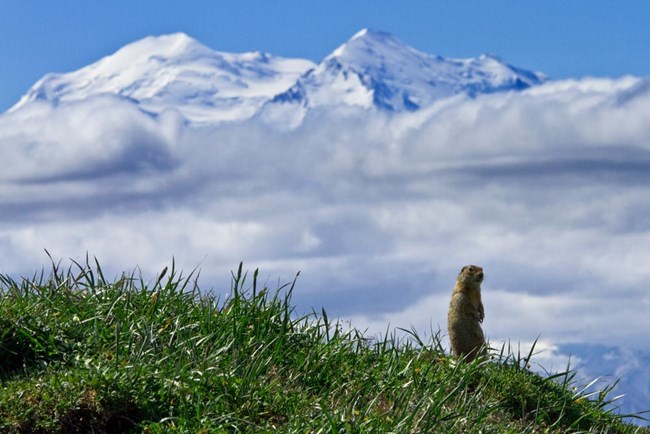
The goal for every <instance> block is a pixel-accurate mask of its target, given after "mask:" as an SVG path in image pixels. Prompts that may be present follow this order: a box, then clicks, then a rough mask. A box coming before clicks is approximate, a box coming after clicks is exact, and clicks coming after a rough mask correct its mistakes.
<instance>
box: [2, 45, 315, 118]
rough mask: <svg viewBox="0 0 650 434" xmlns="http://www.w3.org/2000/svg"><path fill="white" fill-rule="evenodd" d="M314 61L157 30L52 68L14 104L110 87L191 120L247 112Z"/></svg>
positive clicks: (66, 98) (71, 97)
mask: <svg viewBox="0 0 650 434" xmlns="http://www.w3.org/2000/svg"><path fill="white" fill-rule="evenodd" d="M313 67H314V64H313V63H312V62H311V61H309V60H304V59H285V58H280V57H274V56H271V55H269V54H265V53H260V52H257V51H255V52H249V53H241V54H235V53H225V52H218V51H214V50H212V49H210V48H208V47H206V46H205V45H202V44H201V43H199V42H198V41H196V40H195V39H193V38H191V37H189V36H188V35H186V34H185V33H174V34H171V35H163V36H150V37H146V38H144V39H141V40H139V41H136V42H134V43H131V44H128V45H126V46H124V47H122V48H121V49H119V50H118V51H116V52H115V53H113V54H112V55H109V56H106V57H104V58H103V59H101V60H99V61H97V62H95V63H93V64H91V65H88V66H86V67H84V68H81V69H79V70H77V71H74V72H70V73H67V74H48V75H46V76H45V77H43V78H42V79H41V80H39V81H38V82H37V83H36V84H35V85H34V86H33V87H32V88H31V89H30V91H29V92H28V93H27V94H26V95H25V96H24V97H23V98H22V99H21V100H20V101H19V102H18V103H17V104H16V105H15V106H14V107H13V108H12V109H11V110H16V109H18V108H20V107H21V106H22V105H24V104H27V103H28V102H30V101H32V100H45V101H48V102H50V103H52V104H55V105H56V104H60V103H66V102H71V101H78V100H83V99H85V98H89V97H92V96H95V95H100V94H110V95H115V96H118V97H120V98H124V99H128V100H130V101H132V102H134V103H136V104H138V105H139V107H141V108H142V109H143V110H145V111H149V112H152V113H160V112H162V111H164V110H166V109H170V108H173V109H176V110H179V111H180V112H181V113H182V114H183V115H184V116H185V117H186V118H187V119H189V120H192V121H222V120H236V119H244V118H248V117H250V116H252V115H253V114H254V113H255V112H256V111H257V110H258V109H259V107H260V106H261V105H262V104H263V103H264V102H265V101H266V100H268V99H269V98H271V97H273V96H274V95H276V94H277V93H280V92H282V91H284V90H286V89H287V88H288V87H289V86H291V84H293V83H294V82H295V80H296V79H297V78H298V77H299V76H300V75H301V74H302V73H304V72H305V71H306V70H308V69H310V68H313Z"/></svg>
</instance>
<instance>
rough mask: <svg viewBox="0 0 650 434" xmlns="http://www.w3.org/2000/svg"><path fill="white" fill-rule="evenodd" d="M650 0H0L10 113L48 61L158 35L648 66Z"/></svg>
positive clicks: (587, 66) (571, 68) (547, 69)
mask: <svg viewBox="0 0 650 434" xmlns="http://www.w3.org/2000/svg"><path fill="white" fill-rule="evenodd" d="M649 16H650V2H648V1H645V0H636V1H633V0H630V1H625V2H614V1H611V0H589V1H577V0H571V1H566V0H545V1H543V2H532V1H515V0H507V1H506V0H495V1H489V2H488V1H483V0H472V1H469V0H459V1H453V2H451V1H444V2H443V1H430V0H429V1H427V0H410V1H405V2H394V1H386V0H354V1H350V0H346V1H343V0H332V1H322V2H316V1H305V0H284V1H279V0H267V1H250V0H237V1H233V0H222V1H211V0H186V1H182V2H179V1H169V0H157V1H150V0H138V1H133V0H114V1H110V2H109V1H87V0H83V1H82V0H59V1H56V2H50V1H18V0H0V112H1V111H4V110H6V109H7V108H9V107H10V106H11V105H13V104H14V103H15V102H16V101H17V100H18V99H19V97H20V96H21V95H22V94H23V93H24V92H25V91H26V90H27V89H28V88H29V87H30V86H31V85H32V84H33V83H34V82H35V81H36V80H38V79H39V78H40V77H42V76H43V75H44V74H46V73H48V72H68V71H71V70H74V69H77V68H80V67H82V66H85V65H87V64H89V63H91V62H93V61H95V60H97V59H99V58H100V57H102V56H104V55H107V54H110V53H112V52H114V51H115V50H117V49H118V48H120V47H121V46H123V45H124V44H127V43H129V42H132V41H134V40H137V39H139V38H142V37H144V36H148V35H152V34H163V33H171V32H177V31H183V32H186V33H188V34H190V35H191V36H193V37H195V38H196V39H198V40H199V41H201V42H203V43H204V44H206V45H208V46H210V47H211V48H213V49H216V50H221V51H234V52H241V51H251V50H260V51H265V52H270V53H273V54H276V55H283V56H290V57H294V56H295V57H305V58H309V59H312V60H315V61H318V60H320V59H321V58H322V57H324V56H325V55H327V54H328V53H330V52H331V51H332V50H333V49H334V48H336V47H337V46H338V45H340V44H341V43H343V42H344V41H345V40H347V39H348V38H349V37H350V36H352V35H353V34H354V33H356V32H357V31H358V30H360V29H361V28H364V27H371V28H375V29H379V30H385V31H388V32H391V33H393V34H394V35H396V36H397V38H398V39H400V40H401V41H403V42H405V43H406V44H408V45H411V46H413V47H415V48H417V49H419V50H421V51H425V52H428V53H435V54H440V55H443V56H448V57H471V56H476V55H479V54H482V53H493V54H497V55H499V56H501V57H503V58H504V59H505V60H506V61H508V62H510V63H512V64H514V65H517V66H520V67H523V68H527V69H533V70H537V71H541V72H544V73H545V74H547V75H548V76H550V77H552V78H566V77H583V76H609V77H618V76H621V75H624V74H633V75H639V76H645V75H650V50H649V49H648V42H649V41H650V26H648V25H647V17H649Z"/></svg>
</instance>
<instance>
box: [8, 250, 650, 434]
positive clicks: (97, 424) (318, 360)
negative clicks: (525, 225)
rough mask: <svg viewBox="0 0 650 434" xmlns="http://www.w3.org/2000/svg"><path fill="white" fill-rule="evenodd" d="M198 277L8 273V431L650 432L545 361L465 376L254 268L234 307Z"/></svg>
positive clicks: (411, 335)
mask: <svg viewBox="0 0 650 434" xmlns="http://www.w3.org/2000/svg"><path fill="white" fill-rule="evenodd" d="M196 280H197V279H196V276H195V275H194V274H190V275H189V276H187V277H183V275H182V273H179V272H177V270H175V268H174V266H173V265H172V267H171V269H170V270H169V271H168V272H167V269H165V271H163V272H162V273H161V274H160V276H159V277H158V279H157V280H156V281H155V282H154V283H153V284H152V285H150V284H147V283H146V282H145V281H143V279H142V278H141V277H139V276H138V275H136V274H135V273H134V274H131V275H126V274H125V275H122V276H121V277H120V278H118V279H116V280H115V281H108V280H107V279H106V278H105V277H104V274H103V272H102V269H101V267H100V265H99V264H98V263H97V262H96V261H95V263H93V264H92V265H91V264H89V262H88V260H86V263H85V264H78V263H73V265H72V266H71V267H70V268H69V269H67V270H62V269H61V268H60V266H59V264H54V265H53V269H52V271H51V274H50V275H49V276H45V273H43V272H42V273H40V274H39V275H35V276H33V277H32V278H31V279H23V280H21V281H15V280H13V279H11V278H10V277H8V276H1V275H0V295H1V297H0V380H1V381H2V389H1V391H0V432H3V433H89V432H93V433H120V432H135V433H148V434H153V433H167V432H178V433H185V432H187V433H236V432H247V433H248V432H250V433H263V432H269V431H279V432H289V433H294V432H295V433H366V432H377V433H542V432H544V433H546V432H548V433H560V432H562V433H564V432H593V433H649V432H650V430H648V429H644V428H639V427H636V426H633V425H628V424H625V423H623V422H622V420H621V417H620V416H618V415H616V414H614V413H613V412H612V411H610V410H607V408H608V407H607V405H608V404H609V403H610V401H611V400H610V398H609V392H610V390H608V389H606V390H602V391H599V392H596V393H592V394H587V393H586V391H585V390H578V391H576V389H575V388H576V386H577V385H576V384H575V383H574V377H573V376H574V373H572V372H570V371H567V372H565V373H562V374H557V375H555V376H549V377H541V376H539V375H537V374H534V373H532V372H530V371H529V370H527V369H526V363H527V362H528V359H529V358H530V354H528V355H526V356H525V357H523V356H521V355H519V354H513V353H509V352H505V351H503V350H502V351H501V353H500V354H497V355H495V357H494V358H493V359H492V360H490V361H482V362H481V361H474V362H472V363H465V362H463V361H456V360H453V359H452V358H450V357H449V356H448V355H447V354H445V352H444V349H443V348H442V346H441V344H440V339H439V336H433V337H432V338H431V339H429V341H427V342H423V341H422V340H421V338H420V337H419V336H418V334H417V333H416V332H415V331H408V332H407V333H406V338H402V339H398V338H397V337H396V336H397V335H396V334H395V333H392V334H388V335H387V336H386V337H383V338H368V337H366V336H364V335H363V334H362V333H361V332H359V331H358V330H354V329H348V328H345V327H343V326H342V324H341V323H340V322H338V321H333V320H331V319H330V318H328V316H327V314H326V312H325V311H321V312H318V313H317V312H312V313H311V314H308V315H298V314H297V313H296V312H295V309H294V307H293V306H292V304H291V294H292V291H293V289H294V285H295V281H294V282H293V283H291V284H289V285H287V286H284V287H282V288H279V289H277V290H273V291H270V290H268V289H266V288H262V289H260V288H259V286H258V281H257V272H255V273H253V274H252V276H251V275H248V274H246V273H244V272H243V271H242V267H241V265H240V267H239V270H238V271H237V272H236V273H234V274H233V276H232V280H233V283H232V290H231V294H230V296H229V297H228V298H227V299H224V300H220V299H219V298H215V297H213V296H211V295H210V294H205V293H203V292H202V291H200V290H199V288H198V287H197V285H196Z"/></svg>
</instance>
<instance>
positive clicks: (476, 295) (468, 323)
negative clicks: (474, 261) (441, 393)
mask: <svg viewBox="0 0 650 434" xmlns="http://www.w3.org/2000/svg"><path fill="white" fill-rule="evenodd" d="M482 281H483V269H482V268H481V267H478V266H476V265H467V266H465V267H463V268H462V269H461V270H460V273H459V274H458V279H456V285H455V286H454V291H453V293H452V294H451V303H449V315H448V317H447V329H448V332H449V342H450V344H451V352H452V354H454V355H456V356H460V357H465V359H466V360H467V361H471V360H474V359H475V358H476V357H477V356H479V355H483V354H485V352H486V346H485V336H484V335H483V330H482V329H481V323H482V322H483V318H485V310H484V309H483V302H482V301H481V282H482Z"/></svg>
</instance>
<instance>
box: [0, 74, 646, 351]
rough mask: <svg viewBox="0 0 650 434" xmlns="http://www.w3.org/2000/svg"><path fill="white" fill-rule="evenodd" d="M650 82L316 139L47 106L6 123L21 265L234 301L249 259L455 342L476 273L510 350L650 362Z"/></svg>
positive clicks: (317, 124) (4, 247)
mask: <svg viewBox="0 0 650 434" xmlns="http://www.w3.org/2000/svg"><path fill="white" fill-rule="evenodd" d="M647 83H648V82H647V80H642V79H638V78H633V77H625V78H622V79H618V80H606V79H583V80H570V81H561V82H551V83H548V84H545V85H542V86H539V87H535V88H532V89H530V90H528V91H525V92H521V93H508V94H494V95H489V96H485V97H479V98H475V99H468V98H466V97H455V98H451V99H448V100H444V101H440V102H438V103H436V104H435V105H434V106H432V107H431V108H428V109H425V110H421V111H419V112H415V113H412V114H409V115H397V116H394V117H387V116H385V115H382V114H380V113H372V112H364V111H360V110H355V109H345V110H331V111H324V110H319V111H313V112H310V113H309V114H308V115H307V116H306V117H305V118H304V120H303V123H302V124H301V125H300V126H299V127H297V128H295V129H282V128H277V127H276V126H274V125H268V124H265V123H263V122H259V121H256V120H251V121H246V122H239V123H224V124H220V125H192V124H186V123H185V122H184V120H183V119H182V117H180V115H178V114H177V113H175V112H173V111H169V112H167V113H164V114H163V115H161V116H152V115H150V114H147V113H144V112H142V111H140V110H138V109H137V108H135V106H133V105H132V104H131V103H130V102H129V101H126V100H122V99H119V98H115V97H98V98H94V99H91V100H86V101H79V102H76V103H73V104H63V105H60V106H58V107H51V106H47V105H44V104H38V103H36V104H33V105H31V106H27V107H24V108H22V109H21V110H18V111H15V112H12V113H7V114H4V115H2V116H0V150H1V151H2V154H3V157H4V163H5V168H4V170H3V171H2V173H0V264H1V265H0V271H2V272H5V273H14V274H15V273H19V274H21V273H22V274H31V273H33V271H34V270H35V269H38V268H39V267H40V265H41V264H42V263H43V262H45V261H46V259H47V258H46V256H45V255H44V253H43V250H42V249H44V248H46V249H48V250H49V251H50V252H51V253H52V254H53V256H55V257H57V258H66V257H72V258H75V259H79V258H81V257H83V256H84V255H85V254H86V252H89V253H90V254H91V255H96V256H97V257H98V258H99V259H100V261H101V262H102V264H105V265H104V266H105V267H107V268H111V269H112V270H113V272H114V273H119V272H120V271H122V270H124V269H127V270H130V269H132V268H133V267H135V266H136V265H139V266H140V267H141V268H142V269H143V271H144V272H145V273H150V274H151V275H152V276H155V275H156V272H157V271H159V270H160V269H161V268H162V267H163V266H164V265H165V264H168V263H169V262H170V261H171V258H172V257H174V258H175V259H176V261H177V263H178V264H179V265H180V266H182V267H183V268H184V269H186V270H191V269H192V268H194V267H195V266H200V268H201V270H202V279H204V282H205V286H206V287H211V288H216V289H219V290H225V289H227V287H228V278H229V270H231V269H234V268H235V267H236V266H237V264H238V263H239V261H242V260H243V261H244V262H245V265H246V266H247V267H248V268H250V269H253V268H256V267H259V268H260V270H261V273H262V274H263V275H264V276H265V278H268V283H269V285H270V286H275V285H277V282H278V281H279V282H282V283H285V282H287V281H290V280H292V279H293V277H294V275H295V273H296V272H297V271H299V270H300V271H301V272H302V273H301V277H300V278H299V282H298V286H297V289H296V291H295V297H296V301H297V302H298V303H299V308H300V309H301V310H303V311H309V310H310V309H311V307H314V308H315V309H317V310H320V307H321V306H323V307H325V308H326V309H327V310H328V312H331V314H332V315H341V316H342V317H345V318H351V319H352V323H353V325H355V326H359V327H361V328H368V329H369V330H370V331H371V332H373V333H383V332H384V331H385V330H386V326H387V324H388V323H390V324H391V325H392V326H401V327H406V328H409V326H410V325H411V324H412V325H414V326H415V327H416V328H418V329H419V330H422V331H423V332H428V331H429V330H430V329H431V328H432V327H433V328H435V329H437V327H438V325H440V326H441V327H442V328H443V329H444V326H445V321H446V310H447V305H448V300H449V294H450V291H451V287H452V286H453V282H454V279H455V276H456V274H457V272H458V270H459V269H460V267H461V266H463V265H465V264H468V263H475V264H479V265H482V266H484V268H485V270H486V276H487V278H486V282H485V284H484V298H485V303H486V310H487V318H486V321H485V328H486V332H487V333H488V335H489V336H490V337H491V338H492V339H494V341H495V342H502V341H508V340H509V341H511V342H516V341H522V342H531V341H533V340H534V339H535V338H537V337H538V336H540V335H541V336H542V337H543V339H544V342H546V345H547V346H549V348H550V347H552V346H553V345H557V344H559V343H566V342H571V341H579V342H591V343H594V342H598V343H603V344H608V345H619V344H620V345H627V346H630V347H644V348H646V349H648V347H647V345H648V343H647V339H646V337H645V336H643V332H641V330H647V329H648V328H649V327H650V322H649V320H648V319H647V311H648V308H649V307H650V297H649V296H648V295H647V293H646V282H648V280H649V279H650V269H648V267H647V264H648V261H649V260H650V251H648V249H647V246H648V245H649V242H650V230H649V228H650V223H648V219H647V217H646V216H647V215H648V212H649V211H650V199H649V198H650V194H649V193H650V191H649V190H650V182H649V181H650V177H649V176H648V169H649V168H650V127H649V125H650V92H649V90H648V89H650V86H649V85H648V84H647ZM558 354H559V353H558ZM556 355H557V354H556ZM557 356H558V357H560V356H561V355H557Z"/></svg>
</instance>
